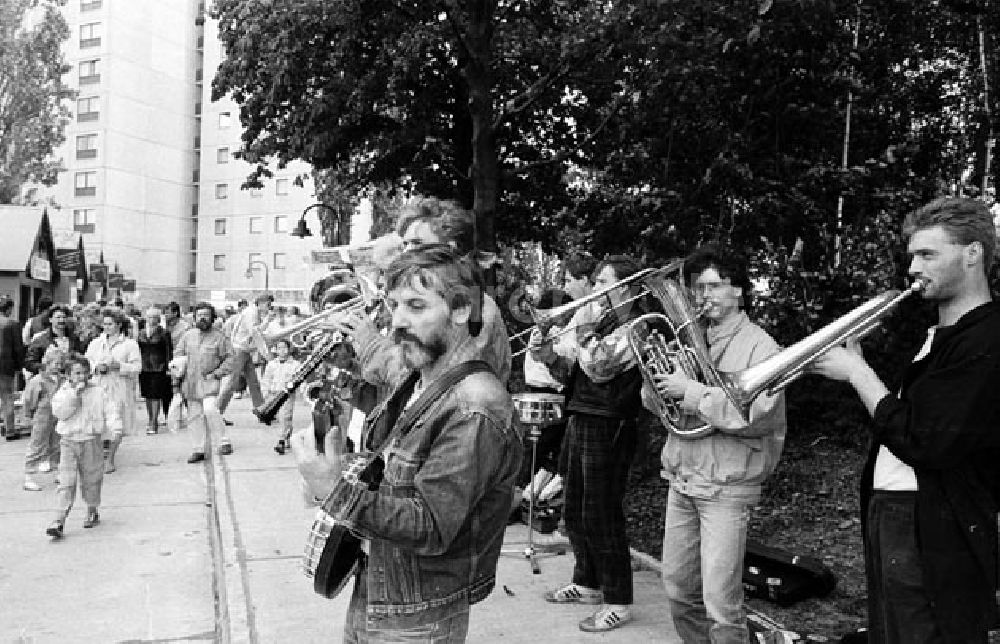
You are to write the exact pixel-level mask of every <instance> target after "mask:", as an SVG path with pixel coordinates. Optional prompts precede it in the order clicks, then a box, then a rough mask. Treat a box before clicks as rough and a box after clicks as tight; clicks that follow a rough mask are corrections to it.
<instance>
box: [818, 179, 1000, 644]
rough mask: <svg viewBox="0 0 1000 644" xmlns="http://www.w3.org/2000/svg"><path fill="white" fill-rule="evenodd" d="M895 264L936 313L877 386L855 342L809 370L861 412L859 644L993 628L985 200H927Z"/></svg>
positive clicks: (990, 232) (994, 338) (995, 318)
mask: <svg viewBox="0 0 1000 644" xmlns="http://www.w3.org/2000/svg"><path fill="white" fill-rule="evenodd" d="M903 233H904V236H905V237H906V238H907V239H908V249H907V250H908V251H909V254H910V255H911V256H912V260H911V262H910V267H909V273H910V276H911V277H913V278H914V279H919V280H920V281H921V283H922V284H923V285H924V288H923V291H922V295H923V297H924V299H927V300H930V301H932V302H934V303H935V304H936V305H937V312H938V323H937V324H936V325H935V326H933V327H931V328H930V329H928V330H927V338H926V340H925V341H924V344H923V346H922V347H921V349H920V351H919V352H918V353H917V354H916V356H915V357H914V358H913V363H912V364H911V365H910V366H908V367H907V368H906V370H905V371H904V372H903V378H902V386H901V387H900V388H899V389H898V390H897V392H895V393H893V392H890V391H889V389H888V388H887V387H886V386H885V384H884V383H883V382H882V380H881V379H880V378H879V377H878V376H877V375H876V374H875V372H874V371H873V370H872V368H871V367H870V366H868V363H866V362H865V360H864V358H863V357H862V356H861V353H860V351H859V350H858V347H857V344H856V343H855V344H854V345H852V346H851V347H850V348H846V349H845V348H842V347H837V348H834V349H833V350H831V351H830V352H829V353H827V354H826V356H824V357H823V358H821V359H820V361H819V362H817V363H816V365H815V366H814V368H813V369H814V371H816V372H818V373H821V374H823V375H825V376H826V377H828V378H833V379H835V380H844V381H846V382H848V383H850V384H851V386H852V387H854V389H855V391H856V392H857V394H858V396H859V397H860V398H861V401H862V402H863V403H864V405H865V407H866V408H867V410H868V413H869V414H871V416H872V424H871V430H872V434H873V437H874V440H873V441H872V446H871V450H870V452H869V456H868V462H867V463H866V465H865V470H864V474H863V478H862V481H861V494H862V496H861V514H862V519H863V520H864V522H865V523H864V526H865V531H864V535H865V573H866V576H867V583H868V632H869V638H870V641H871V642H878V643H880V644H896V643H900V644H903V643H907V644H908V643H910V642H983V643H985V642H986V641H987V631H988V630H989V629H990V628H995V627H996V623H997V607H996V602H995V591H996V588H997V522H996V514H997V510H998V494H1000V476H998V471H1000V470H998V462H1000V397H998V395H997V383H1000V306H998V304H997V302H996V301H994V300H993V299H992V296H991V294H990V284H989V278H988V276H989V270H990V266H991V264H992V260H993V254H994V252H995V250H996V229H995V228H994V225H993V221H992V217H991V215H990V212H989V210H988V209H987V207H986V205H985V204H984V203H982V202H981V201H976V200H973V199H958V198H950V197H945V198H941V199H937V200H935V201H932V202H931V203H929V204H927V205H926V206H924V207H923V208H920V209H918V210H916V211H914V212H912V213H910V214H909V215H908V216H907V217H906V221H905V222H904V224H903Z"/></svg>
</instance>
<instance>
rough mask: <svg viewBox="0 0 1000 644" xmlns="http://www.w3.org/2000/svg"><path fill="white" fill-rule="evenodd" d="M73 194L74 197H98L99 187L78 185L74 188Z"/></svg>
mask: <svg viewBox="0 0 1000 644" xmlns="http://www.w3.org/2000/svg"><path fill="white" fill-rule="evenodd" d="M73 196H74V197H96V196H97V187H96V186H89V187H87V188H80V187H76V188H74V189H73Z"/></svg>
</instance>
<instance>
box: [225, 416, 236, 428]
mask: <svg viewBox="0 0 1000 644" xmlns="http://www.w3.org/2000/svg"><path fill="white" fill-rule="evenodd" d="M222 424H223V425H225V426H226V427H232V426H233V421H231V420H229V419H228V418H226V417H225V416H223V417H222Z"/></svg>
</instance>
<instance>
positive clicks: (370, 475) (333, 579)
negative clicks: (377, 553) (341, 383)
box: [302, 360, 493, 599]
mask: <svg viewBox="0 0 1000 644" xmlns="http://www.w3.org/2000/svg"><path fill="white" fill-rule="evenodd" d="M481 371H488V372H490V373H492V372H493V370H492V369H491V368H490V366H489V365H488V364H487V363H485V362H483V361H480V360H474V361H471V362H463V363H461V364H459V365H456V366H455V367H452V368H451V369H450V370H448V371H447V372H445V373H444V374H443V375H441V377H439V378H438V379H437V380H435V381H434V382H433V383H432V384H431V385H430V386H429V387H428V388H427V389H425V390H424V392H423V393H421V394H420V396H419V397H418V398H417V400H416V401H415V402H414V403H413V405H411V406H410V407H409V408H408V409H406V410H405V411H404V412H403V413H402V414H401V415H400V417H399V418H398V419H397V420H396V422H395V423H394V425H393V428H392V432H391V433H390V434H389V435H388V436H387V437H386V439H385V440H383V441H382V442H381V444H380V446H379V448H378V449H377V450H376V451H375V452H372V453H364V454H354V455H350V456H348V457H346V458H348V459H350V461H349V462H348V463H347V464H346V466H345V470H346V476H347V477H348V478H350V477H354V476H356V477H357V480H358V481H361V482H364V483H366V484H367V485H368V488H369V489H370V490H376V489H378V486H379V484H380V483H381V480H382V471H383V469H384V467H385V462H384V460H383V459H382V453H383V452H384V451H385V450H386V449H387V448H388V447H389V445H391V444H392V442H393V440H394V439H395V438H397V437H399V436H402V435H404V434H406V432H408V431H409V430H410V428H411V427H412V426H413V424H414V423H415V422H416V421H417V420H418V419H419V418H420V417H421V416H422V415H423V414H424V412H425V411H427V409H428V408H429V407H430V406H431V405H432V404H433V403H434V402H435V401H437V400H438V399H439V398H440V397H441V396H442V395H443V394H444V393H445V392H446V391H448V390H449V389H451V388H452V387H453V386H454V385H455V384H456V383H458V382H459V381H461V380H463V379H464V378H465V377H466V376H469V375H471V374H473V373H478V372H481ZM417 378H418V374H417V373H416V372H414V373H412V374H411V375H410V377H409V378H407V379H406V381H405V382H404V383H403V385H402V386H400V387H399V388H398V389H397V390H396V391H395V392H394V393H393V394H392V397H391V398H390V402H394V401H400V402H405V401H403V400H402V395H403V394H404V393H408V392H412V390H413V386H414V385H415V384H416V381H417ZM332 496H333V495H332V494H331V495H330V497H332ZM330 497H327V500H326V501H324V502H323V504H322V505H321V506H320V507H319V509H318V510H317V512H316V518H315V520H314V521H313V525H312V528H311V529H310V531H309V537H308V539H307V540H306V549H305V553H304V554H303V557H302V567H303V572H304V573H305V575H306V577H309V578H312V580H313V590H314V591H316V593H318V594H320V595H322V596H323V597H326V598H328V599H332V598H334V597H336V596H337V595H338V594H340V591H342V590H343V589H344V586H346V585H347V582H348V581H349V580H350V578H351V577H352V576H353V575H354V574H355V573H356V571H357V570H358V566H359V564H360V562H361V561H362V557H363V556H364V553H363V552H362V548H361V542H362V540H361V538H359V537H358V536H357V535H355V534H354V533H352V532H351V531H350V530H349V529H348V528H347V527H346V526H345V525H343V524H341V523H337V522H335V521H334V519H333V515H334V512H333V511H332V510H334V508H331V507H329V505H328V503H329V502H330Z"/></svg>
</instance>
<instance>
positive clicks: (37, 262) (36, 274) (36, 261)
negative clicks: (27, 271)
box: [31, 255, 52, 282]
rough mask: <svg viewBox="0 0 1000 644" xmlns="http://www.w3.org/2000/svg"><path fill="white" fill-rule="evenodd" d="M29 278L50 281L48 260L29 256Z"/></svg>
mask: <svg viewBox="0 0 1000 644" xmlns="http://www.w3.org/2000/svg"><path fill="white" fill-rule="evenodd" d="M31 278H32V279H36V280H41V281H43V282H51V281H52V266H51V265H50V264H49V260H47V259H46V258H44V257H40V256H39V255H32V256H31Z"/></svg>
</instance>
